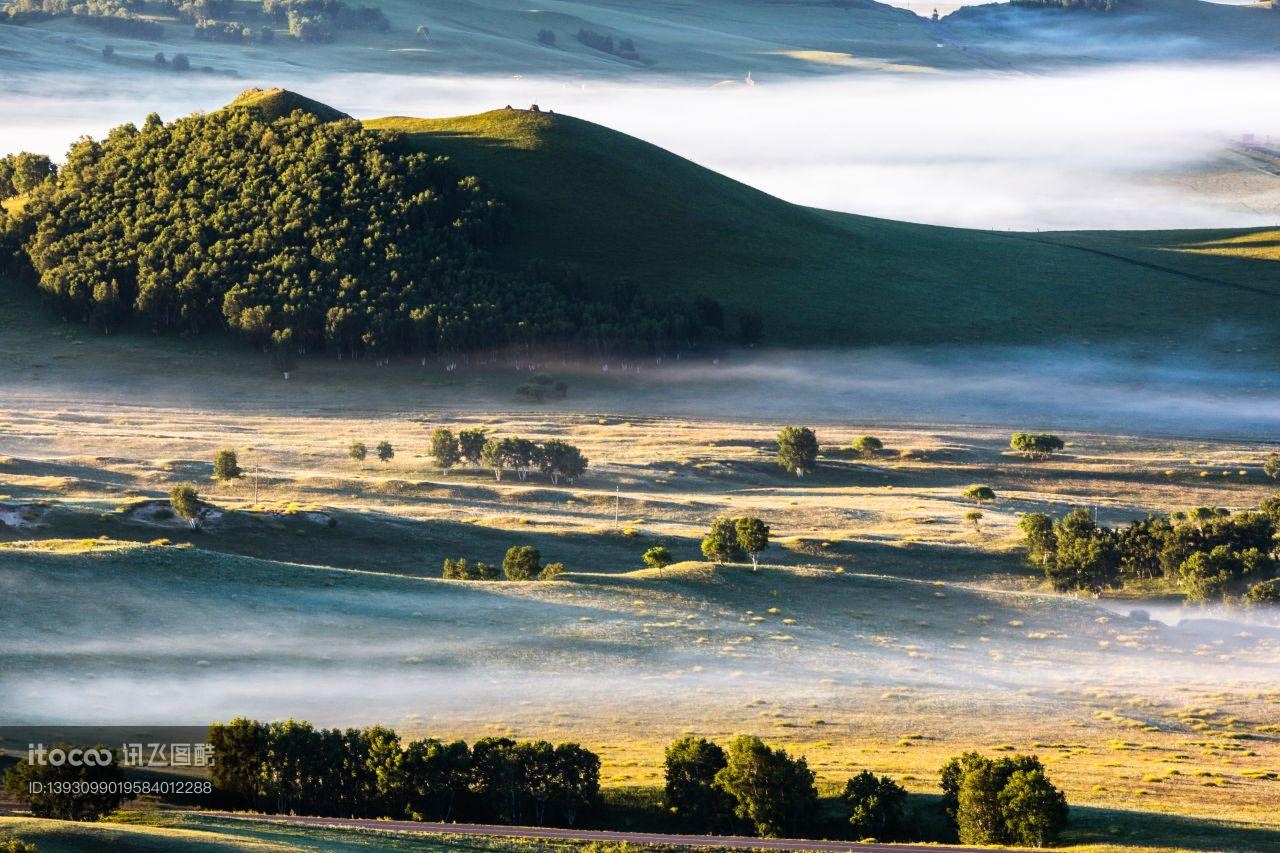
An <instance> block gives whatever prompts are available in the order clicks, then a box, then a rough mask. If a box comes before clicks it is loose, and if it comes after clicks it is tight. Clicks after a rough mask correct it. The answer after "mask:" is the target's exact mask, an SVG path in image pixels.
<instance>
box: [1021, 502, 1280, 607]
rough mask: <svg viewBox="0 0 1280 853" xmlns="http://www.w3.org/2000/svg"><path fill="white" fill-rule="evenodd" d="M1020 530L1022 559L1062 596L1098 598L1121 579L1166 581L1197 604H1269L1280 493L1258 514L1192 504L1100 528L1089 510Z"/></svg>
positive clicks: (1026, 523) (1030, 518)
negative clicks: (1236, 598)
mask: <svg viewBox="0 0 1280 853" xmlns="http://www.w3.org/2000/svg"><path fill="white" fill-rule="evenodd" d="M1018 526H1019V527H1020V528H1021V529H1022V532H1023V534H1024V541H1025V544H1026V548H1027V557H1028V559H1029V560H1030V561H1031V563H1032V564H1034V565H1036V566H1038V567H1040V568H1042V569H1043V571H1044V573H1045V577H1046V578H1047V579H1048V580H1049V582H1050V583H1052V584H1053V587H1054V588H1055V589H1057V590H1059V591H1061V592H1066V591H1069V590H1083V591H1088V592H1093V593H1097V592H1100V591H1102V590H1103V589H1107V588H1110V587H1118V586H1122V585H1123V584H1124V583H1125V582H1126V581H1132V580H1142V579H1152V578H1168V579H1169V580H1172V581H1174V582H1176V583H1178V584H1179V585H1180V586H1181V587H1182V589H1183V591H1184V592H1185V593H1186V596H1187V599H1188V600H1189V601H1193V602H1197V603H1203V602H1208V601H1216V600H1224V599H1226V598H1229V597H1231V596H1233V595H1237V594H1244V595H1245V596H1246V597H1248V598H1252V599H1253V600H1267V597H1268V596H1269V595H1272V594H1273V590H1274V585H1273V584H1269V583H1268V581H1270V580H1271V579H1272V578H1273V577H1274V576H1275V574H1276V563H1275V554H1276V540H1275V536H1276V532H1277V529H1280V495H1277V496H1276V497H1272V498H1268V499H1267V500H1265V501H1263V502H1262V505H1261V507H1260V508H1259V509H1258V510H1246V511H1243V512H1237V513H1231V512H1229V511H1227V510H1224V509H1218V508H1214V507H1197V508H1196V509H1193V510H1191V511H1190V512H1185V513H1184V512H1178V513H1173V514H1172V515H1170V516H1167V517H1162V516H1154V515H1152V516H1148V517H1147V518H1145V519H1142V520H1140V521H1134V522H1131V523H1130V524H1129V525H1128V526H1127V527H1123V528H1111V527H1106V526H1105V525H1101V524H1099V523H1098V521H1097V519H1096V518H1094V516H1093V514H1092V513H1090V512H1089V511H1088V510H1087V509H1074V510H1072V511H1070V512H1068V513H1067V514H1066V515H1064V516H1063V517H1062V518H1060V519H1057V520H1054V519H1052V518H1050V517H1049V516H1048V515H1046V514H1044V513H1028V514H1027V515H1024V516H1023V517H1022V518H1021V520H1019V522H1018ZM1255 590H1256V591H1255Z"/></svg>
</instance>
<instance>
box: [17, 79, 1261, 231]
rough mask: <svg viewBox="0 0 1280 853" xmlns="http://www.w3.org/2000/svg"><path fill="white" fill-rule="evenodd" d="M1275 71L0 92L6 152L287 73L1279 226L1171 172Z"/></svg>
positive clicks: (902, 197)
mask: <svg viewBox="0 0 1280 853" xmlns="http://www.w3.org/2000/svg"><path fill="white" fill-rule="evenodd" d="M1278 76H1280V67H1278V66H1276V65H1274V64H1272V65H1255V64H1222V65H1216V66H1215V65H1204V64H1196V65H1194V66H1191V65H1166V66H1149V65H1148V66H1143V67H1136V66H1135V67H1121V68H1112V69H1109V70H1101V71H1092V72H1072V73H1063V74H1059V75H1055V76H1053V77H1047V76H1032V75H1002V76H996V75H988V74H965V75H944V74H938V73H933V72H929V71H927V70H922V71H921V72H920V73H916V74H902V73H899V74H876V75H865V76H864V75H850V76H843V75H842V76H839V77H826V78H821V79H812V80H806V81H775V80H771V79H768V78H767V77H766V78H764V79H756V80H755V85H748V84H747V83H746V82H745V81H744V80H742V79H737V80H732V81H725V83H723V84H721V85H718V86H713V87H710V88H708V87H703V86H695V85H692V84H676V83H670V84H656V83H607V82H583V81H570V80H563V79H548V78H535V77H528V78H517V79H492V78H490V79H483V78H476V77H469V78H465V79H459V78H448V77H426V76H419V77H410V76H394V77H393V76H371V75H363V76H362V75H343V76H341V77H331V78H325V77H319V78H314V77H312V78H306V79H293V80H280V79H270V80H256V79H250V78H237V79H227V78H220V77H208V76H194V75H193V76H190V77H185V78H181V79H179V80H176V81H175V80H174V79H172V78H169V79H166V80H164V81H163V82H162V83H161V82H159V81H157V80H156V79H155V78H154V77H152V76H147V75H137V76H133V77H129V76H125V77H120V78H113V79H112V80H111V82H110V85H109V86H108V85H107V84H106V83H105V82H102V81H86V80H84V79H83V78H81V79H72V78H70V77H66V78H50V77H48V76H40V77H36V78H31V79H27V80H18V81H15V82H14V83H13V84H12V85H9V86H7V87H6V91H5V92H4V93H3V94H0V114H3V115H4V116H5V117H6V120H5V122H4V124H3V126H0V151H10V150H17V149H22V148H26V149H34V150H41V151H46V152H49V153H51V154H54V155H56V156H61V154H62V153H63V152H64V151H65V148H66V146H67V145H68V143H69V142H70V141H72V140H73V139H74V138H76V137H78V136H79V135H81V134H83V133H90V134H93V135H97V136H101V135H103V134H104V133H105V132H106V130H107V129H109V128H110V127H112V126H113V125H115V124H118V123H121V122H125V121H135V122H137V121H141V119H142V118H143V117H144V116H145V115H146V114H147V113H148V112H151V111H153V110H154V111H158V112H159V113H160V114H161V116H162V117H164V118H166V119H170V118H174V117H176V116H180V115H184V114H186V113H188V112H191V111H192V110H195V109H213V108H216V107H218V106H220V105H221V104H224V103H227V102H228V101H230V100H231V99H232V98H233V97H234V96H235V94H236V93H237V92H238V91H240V90H241V89H244V88H246V87H248V86H250V85H260V86H276V85H285V86H289V87H291V88H295V89H297V90H299V91H302V92H303V93H305V94H308V95H310V96H312V97H315V98H317V99H318V100H322V101H325V102H327V103H330V104H332V105H334V106H336V107H339V108H340V109H342V110H344V111H347V112H349V113H350V114H352V115H354V116H356V117H360V118H372V117H377V116H383V115H413V116H444V115H452V114H464V113H472V112H480V111H483V110H486V109H492V108H495V107H500V106H502V105H504V104H507V103H510V104H514V105H517V106H527V105H528V104H530V103H535V102H536V103H539V104H540V105H541V106H542V107H543V108H549V109H554V110H556V111H558V112H564V113H571V114H574V115H577V116H580V117H583V118H587V119H590V120H593V121H596V122H600V123H602V124H605V125H607V126H610V127H613V128H616V129H619V130H622V131H624V132H627V133H631V134H633V135H636V136H639V137H641V138H644V139H646V140H649V141H651V142H654V143H656V144H658V145H661V146H663V147H665V148H669V149H671V150H673V151H675V152H677V153H679V154H682V155H684V156H686V157H689V158H690V159H693V160H695V161H697V162H699V163H702V164H704V165H706V166H709V167H710V168H713V169H716V170H717V171H721V172H724V173H726V174H728V175H730V176H732V177H735V178H738V179H740V180H742V181H745V182H747V183H749V184H752V185H753V186H756V187H759V188H760V189H763V190H766V191H768V192H771V193H773V194H775V195H778V196H781V197H782V198H785V199H788V200H790V201H794V202H797V203H801V204H808V205H814V206H818V207H825V208H831V209H836V210H842V211H849V212H855V213H863V214H868V215H873V216H881V217H886V218H893V219H904V220H910V221H919V222H928V223H935V224H943V225H957V226H965V227H974V228H996V229H1019V230H1035V229H1076V228H1183V227H1218V226H1222V227H1227V226H1256V225H1270V224H1274V221H1275V215H1274V211H1270V210H1258V209H1255V208H1251V207H1250V206H1249V204H1248V203H1247V200H1246V199H1244V198H1242V197H1235V198H1233V197H1231V194H1230V192H1226V193H1225V194H1224V193H1217V194H1215V195H1213V196H1209V195H1206V194H1204V193H1202V192H1199V191H1197V190H1196V189H1195V188H1192V187H1191V186H1189V185H1185V184H1180V183H1179V182H1178V181H1177V180H1176V175H1177V174H1178V173H1185V172H1188V171H1196V170H1198V169H1200V168H1201V167H1202V166H1203V165H1204V164H1205V163H1206V162H1208V161H1210V160H1212V159H1213V158H1214V157H1216V156H1218V155H1219V154H1220V153H1221V151H1222V150H1223V149H1224V148H1225V147H1226V145H1227V144H1228V143H1229V142H1230V141H1231V140H1233V139H1238V138H1239V137H1240V136H1241V135H1242V134H1245V133H1252V134H1255V135H1257V137H1258V138H1259V139H1262V138H1265V137H1266V136H1267V135H1273V136H1274V137H1276V138H1278V139H1280V119H1277V118H1276V116H1275V115H1273V114H1270V113H1267V112H1266V111H1265V110H1261V109H1259V105H1260V104H1265V103H1268V102H1269V98H1270V96H1271V90H1272V88H1273V81H1274V80H1275V79H1277V77H1278ZM1188 104H1194V105H1195V109H1193V110H1192V109H1188V108H1187V106H1188ZM1170 174H1173V175H1174V176H1175V178H1173V179H1171V178H1170V177H1169V176H1170ZM1276 180H1277V183H1278V184H1280V178H1277V179H1276Z"/></svg>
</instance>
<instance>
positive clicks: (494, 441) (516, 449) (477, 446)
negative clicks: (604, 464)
mask: <svg viewBox="0 0 1280 853" xmlns="http://www.w3.org/2000/svg"><path fill="white" fill-rule="evenodd" d="M431 456H432V458H433V459H435V461H436V464H437V465H439V466H440V467H441V468H443V469H444V470H446V471H448V470H449V469H450V468H453V467H454V466H455V465H458V464H459V463H463V462H465V463H467V464H469V465H483V466H484V467H485V468H487V469H489V470H490V471H492V472H493V476H494V477H495V478H496V479H497V480H501V479H502V474H503V472H504V471H515V472H516V475H517V476H518V477H519V478H520V479H521V480H525V479H527V478H528V476H529V474H530V473H531V472H533V471H541V472H542V473H543V474H546V475H547V476H549V477H550V478H551V482H553V483H556V484H559V482H560V480H561V479H564V480H567V481H568V482H570V483H572V482H573V481H574V480H575V479H577V478H578V477H581V476H582V474H583V473H584V472H585V471H586V470H587V465H588V463H589V460H588V459H587V457H585V456H583V455H582V451H581V450H579V449H578V448H577V447H575V446H574V445H572V444H569V443H568V442H565V441H560V440H559V439H555V438H552V439H547V440H546V441H544V442H541V443H538V442H535V441H530V440H529V439H527V438H518V437H509V438H497V437H491V436H489V435H488V434H487V433H486V432H485V429H484V427H473V428H471V429H464V430H462V431H461V432H459V433H458V434H457V435H454V433H453V430H450V429H448V428H446V427H437V428H436V429H435V430H434V431H433V432H432V433H431Z"/></svg>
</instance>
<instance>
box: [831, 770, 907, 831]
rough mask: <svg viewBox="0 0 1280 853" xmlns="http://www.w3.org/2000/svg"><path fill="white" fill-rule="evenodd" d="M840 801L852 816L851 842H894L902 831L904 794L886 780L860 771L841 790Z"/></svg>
mask: <svg viewBox="0 0 1280 853" xmlns="http://www.w3.org/2000/svg"><path fill="white" fill-rule="evenodd" d="M842 796H843V799H844V801H845V803H846V804H847V805H848V806H849V808H850V809H851V811H852V814H851V815H850V817H849V824H850V826H852V827H853V837H854V838H859V839H861V838H875V839H876V840H878V841H896V840H899V839H900V838H901V837H902V834H903V832H904V830H905V829H906V827H905V818H906V815H905V807H906V801H907V790H906V789H905V788H903V787H902V786H901V785H899V784H898V783H897V782H894V781H893V780H892V779H890V778H889V777H888V776H876V775H875V774H874V773H872V772H871V771H869V770H863V771H862V772H861V773H859V774H858V775H857V776H854V777H853V778H852V779H850V780H849V781H848V782H847V783H846V784H845V787H844V793H843V795H842Z"/></svg>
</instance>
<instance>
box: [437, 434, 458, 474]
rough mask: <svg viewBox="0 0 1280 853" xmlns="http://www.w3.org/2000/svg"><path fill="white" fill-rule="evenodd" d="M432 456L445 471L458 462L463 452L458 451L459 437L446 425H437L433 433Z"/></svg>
mask: <svg viewBox="0 0 1280 853" xmlns="http://www.w3.org/2000/svg"><path fill="white" fill-rule="evenodd" d="M431 456H432V458H434V459H435V460H436V464H437V465H439V466H440V467H441V468H442V469H444V470H445V471H448V470H449V469H450V468H452V467H453V466H454V465H457V464H458V460H459V459H461V454H460V453H459V451H458V439H457V438H455V437H454V435H453V431H452V430H449V429H445V428H444V427H436V429H435V431H434V432H432V433H431Z"/></svg>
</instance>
